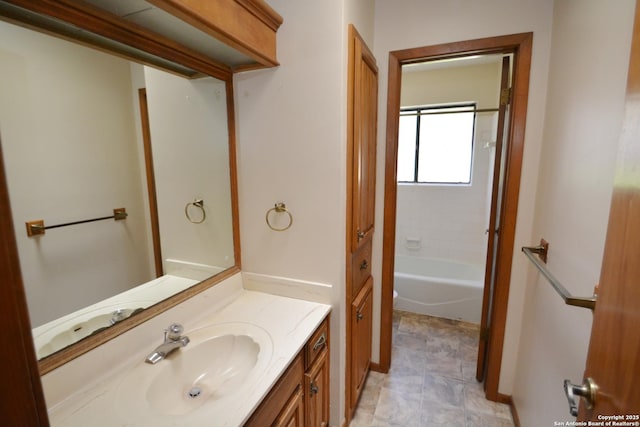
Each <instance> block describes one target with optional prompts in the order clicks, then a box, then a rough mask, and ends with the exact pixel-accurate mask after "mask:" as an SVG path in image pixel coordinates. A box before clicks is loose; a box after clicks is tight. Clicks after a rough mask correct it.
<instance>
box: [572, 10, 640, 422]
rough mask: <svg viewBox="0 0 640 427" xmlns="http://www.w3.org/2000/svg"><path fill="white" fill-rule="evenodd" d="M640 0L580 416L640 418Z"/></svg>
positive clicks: (588, 418)
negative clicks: (591, 390) (589, 385)
mask: <svg viewBox="0 0 640 427" xmlns="http://www.w3.org/2000/svg"><path fill="white" fill-rule="evenodd" d="M639 3H640V2H636V13H635V24H634V30H633V40H632V45H631V59H630V64H629V77H628V80H627V96H626V111H625V118H624V122H623V127H622V133H621V137H620V149H619V154H618V163H617V166H616V180H615V183H614V190H613V197H612V202H611V211H610V213H609V228H608V231H607V239H606V242H605V249H604V257H603V260H602V271H601V273H600V285H599V289H598V301H597V303H596V308H595V311H594V317H593V326H592V329H591V341H590V343H589V351H588V355H587V366H586V370H585V378H592V379H593V381H594V383H595V384H596V385H597V387H598V389H597V392H596V393H595V404H594V406H593V408H592V409H589V408H588V407H587V405H586V404H585V402H584V400H583V402H582V403H581V405H580V412H579V416H578V418H579V420H585V421H586V420H594V421H602V418H601V416H603V415H604V416H614V415H619V416H621V417H623V418H622V419H621V420H618V421H627V422H632V423H637V422H640V419H639V418H638V417H639V416H640V387H639V386H638V385H637V384H635V382H636V381H638V380H639V379H640V120H639V118H640V7H639Z"/></svg>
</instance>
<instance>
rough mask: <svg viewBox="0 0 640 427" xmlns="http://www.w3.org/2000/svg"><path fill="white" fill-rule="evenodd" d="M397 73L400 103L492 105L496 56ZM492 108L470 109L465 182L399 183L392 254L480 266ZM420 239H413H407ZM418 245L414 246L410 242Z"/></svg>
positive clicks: (483, 252)
mask: <svg viewBox="0 0 640 427" xmlns="http://www.w3.org/2000/svg"><path fill="white" fill-rule="evenodd" d="M410 69H411V68H408V69H405V70H406V71H405V72H403V79H402V92H401V101H400V103H401V106H403V107H404V106H407V107H408V106H419V105H430V104H431V105H433V104H447V103H456V102H457V103H461V102H476V103H477V108H495V107H497V105H498V94H499V92H500V62H493V63H489V64H480V65H467V66H458V67H451V68H449V67H447V68H438V69H434V70H428V71H418V72H411V71H408V70H410ZM494 116H495V113H491V114H488V113H479V114H477V115H476V123H475V131H474V145H473V147H474V150H473V166H472V172H473V175H472V179H471V184H470V185H424V184H399V185H398V195H397V197H398V200H397V205H396V210H397V213H396V215H397V217H396V254H400V255H410V256H420V257H427V258H445V259H451V260H456V261H460V262H466V263H470V264H474V265H482V266H484V263H485V258H486V245H487V235H486V233H485V230H486V229H487V227H488V209H489V208H488V204H489V202H490V200H491V199H490V198H488V194H487V193H489V192H490V190H491V179H492V178H493V177H492V176H491V174H490V162H491V161H493V156H492V150H493V151H495V149H491V148H484V144H485V143H486V142H489V141H494V142H495V129H493V127H494V120H493V118H494ZM415 238H418V239H420V243H419V245H414V243H413V242H408V241H407V239H415ZM416 246H419V247H416Z"/></svg>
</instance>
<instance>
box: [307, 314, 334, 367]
mask: <svg viewBox="0 0 640 427" xmlns="http://www.w3.org/2000/svg"><path fill="white" fill-rule="evenodd" d="M325 348H329V318H326V319H324V321H323V322H322V324H321V325H320V326H318V329H316V331H315V332H314V333H313V335H312V336H311V338H309V341H307V344H306V345H305V348H304V353H305V363H304V367H305V369H309V367H310V366H311V365H313V362H315V360H316V359H317V358H318V356H319V355H320V354H321V353H322V350H324V349H325Z"/></svg>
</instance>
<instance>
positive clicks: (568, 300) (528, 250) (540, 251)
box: [522, 240, 596, 310]
mask: <svg viewBox="0 0 640 427" xmlns="http://www.w3.org/2000/svg"><path fill="white" fill-rule="evenodd" d="M548 249H549V244H548V243H547V242H545V241H544V240H542V241H541V242H540V245H538V246H524V247H523V248H522V252H524V254H525V255H526V256H527V258H529V260H530V261H531V262H532V263H533V265H535V266H536V268H537V269H538V270H539V271H540V273H542V275H543V276H544V277H545V278H546V279H547V280H548V281H549V283H551V286H553V289H555V290H556V292H558V294H560V296H561V297H562V299H563V300H564V302H565V304H567V305H572V306H575V307H583V308H588V309H589V310H594V309H595V308H596V296H595V295H594V296H592V297H576V296H573V295H571V294H570V293H569V291H567V289H566V288H565V287H564V286H562V284H561V283H560V282H559V281H558V279H556V278H555V277H554V276H553V274H551V273H550V272H549V270H548V269H547V267H546V266H545V265H544V264H543V261H544V262H545V263H546V262H547V251H548ZM536 254H537V255H538V256H539V257H540V258H541V259H542V260H541V259H539V258H538V257H536V256H535V255H536Z"/></svg>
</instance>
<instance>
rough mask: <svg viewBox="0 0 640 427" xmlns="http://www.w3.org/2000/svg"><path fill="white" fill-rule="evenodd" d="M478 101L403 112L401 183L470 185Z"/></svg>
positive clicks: (401, 122)
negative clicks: (476, 104) (476, 103)
mask: <svg viewBox="0 0 640 427" xmlns="http://www.w3.org/2000/svg"><path fill="white" fill-rule="evenodd" d="M475 108H476V106H475V104H463V105H460V104H458V105H441V106H428V107H418V108H406V109H402V110H401V111H400V127H399V133H398V182H409V183H426V184H470V183H471V163H472V159H473V129H474V124H475V112H474V110H475Z"/></svg>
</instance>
